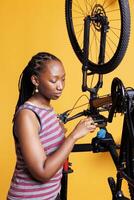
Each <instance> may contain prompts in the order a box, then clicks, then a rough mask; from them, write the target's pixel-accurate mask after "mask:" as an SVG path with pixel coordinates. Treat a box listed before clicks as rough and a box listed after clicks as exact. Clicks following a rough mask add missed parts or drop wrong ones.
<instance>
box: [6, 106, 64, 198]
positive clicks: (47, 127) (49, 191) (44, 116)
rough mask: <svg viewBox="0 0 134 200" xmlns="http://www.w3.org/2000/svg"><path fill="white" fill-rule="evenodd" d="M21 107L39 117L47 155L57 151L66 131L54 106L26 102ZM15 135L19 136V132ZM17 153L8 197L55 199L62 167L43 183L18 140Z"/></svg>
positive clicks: (41, 136) (42, 142)
mask: <svg viewBox="0 0 134 200" xmlns="http://www.w3.org/2000/svg"><path fill="white" fill-rule="evenodd" d="M21 109H30V110H32V111H33V112H34V113H35V114H36V116H37V117H38V118H39V121H40V131H39V138H40V142H41V144H42V146H43V148H44V151H45V153H46V155H49V154H51V153H53V152H54V151H56V150H57V149H58V148H59V146H60V145H61V143H62V142H63V140H64V132H63V129H62V127H61V125H60V123H59V121H58V119H57V115H56V114H55V112H54V110H53V108H51V109H49V110H48V109H43V108H39V107H36V106H34V105H31V104H29V103H25V104H24V105H23V106H21V107H20V108H19V110H21ZM19 110H18V111H19ZM15 135H16V136H17V133H15ZM16 155H17V162H16V167H15V171H14V174H13V178H12V181H11V186H10V189H9V192H8V199H9V200H20V199H21V200H23V199H25V200H26V199H27V200H54V199H55V198H56V196H57V194H58V193H59V192H60V189H61V178H62V168H61V169H59V171H58V172H57V173H56V174H55V175H54V176H53V177H52V178H51V179H50V180H49V181H47V182H44V183H42V182H39V181H38V180H36V179H34V178H33V177H32V175H31V174H30V172H29V171H28V169H27V166H26V164H25V161H24V159H23V156H22V153H21V148H20V145H19V142H17V141H16Z"/></svg>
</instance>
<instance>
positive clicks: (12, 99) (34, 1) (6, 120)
mask: <svg viewBox="0 0 134 200" xmlns="http://www.w3.org/2000/svg"><path fill="white" fill-rule="evenodd" d="M64 4H65V2H64V0H49V1H47V0H23V1H20V0H12V1H9V0H1V5H0V27H1V30H0V200H5V199H6V193H7V190H8V188H9V184H10V179H11V177H12V173H13V169H14V165H15V152H14V141H13V137H12V116H13V113H14V108H15V104H16V100H17V97H18V92H17V82H18V77H19V75H20V73H21V71H22V69H23V68H24V67H25V66H26V64H27V62H28V61H29V59H30V58H31V56H32V55H34V54H36V53H37V52H39V51H48V52H51V53H53V54H55V55H57V56H58V57H59V58H60V59H61V60H62V61H63V63H64V66H65V69H66V74H67V80H66V88H65V90H64V93H63V96H62V97H61V98H60V99H59V101H58V102H54V106H55V108H56V110H57V112H59V113H61V112H63V111H65V110H67V109H69V108H71V107H72V105H73V104H74V103H75V101H76V100H77V98H78V97H79V96H80V95H81V94H82V92H81V63H80V62H79V61H78V59H77V58H76V56H75V54H74V52H73V50H72V47H71V45H70V42H69V39H68V35H67V30H66V24H65V13H64V7H65V5H64ZM130 6H131V16H132V30H131V38H130V43H129V47H128V50H127V54H126V55H125V57H124V59H123V61H122V62H121V64H120V66H119V67H118V68H117V69H116V70H115V71H114V72H112V73H110V74H107V75H105V76H104V86H103V89H101V92H100V93H101V94H106V93H109V92H110V84H111V82H112V79H113V78H114V77H115V76H116V77H119V78H120V79H121V80H122V81H123V83H124V84H125V86H132V87H134V78H133V76H134V75H133V73H134V72H133V71H134V70H133V68H134V61H133V55H134V53H133V52H134V26H133V24H134V22H133V21H134V20H133V19H134V18H133V12H134V2H133V1H132V0H130ZM86 101H87V100H86V98H85V100H82V102H86ZM82 102H81V103H82ZM76 123H77V120H76V121H73V122H70V123H68V124H67V125H66V127H67V128H68V131H71V130H72V128H73V126H74V125H75V124H76ZM121 126H122V118H121V117H120V116H119V115H117V117H116V118H114V121H113V123H112V124H110V125H108V130H109V132H111V133H112V134H113V137H114V138H115V140H116V142H119V141H120V133H121V129H122V128H121ZM94 135H95V133H92V134H91V135H90V136H86V138H83V139H82V140H81V141H80V143H83V142H84V143H85V142H90V141H91V139H92V137H93V136H94ZM70 161H71V162H72V163H73V166H72V168H73V169H74V173H72V174H70V175H69V186H68V188H69V189H68V200H81V199H92V200H98V199H99V200H110V199H111V192H110V189H109V186H108V184H107V178H108V177H109V176H113V177H115V176H116V171H115V167H114V164H113V161H112V159H111V157H110V156H109V153H99V154H93V153H91V152H86V153H72V154H71V156H70ZM125 190H126V185H125V186H124V191H125Z"/></svg>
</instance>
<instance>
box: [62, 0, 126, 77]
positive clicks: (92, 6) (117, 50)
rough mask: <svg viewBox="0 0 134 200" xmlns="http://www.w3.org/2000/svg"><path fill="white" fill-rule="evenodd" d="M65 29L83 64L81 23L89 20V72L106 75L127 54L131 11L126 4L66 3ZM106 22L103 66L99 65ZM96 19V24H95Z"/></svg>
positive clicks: (99, 0) (115, 0)
mask: <svg viewBox="0 0 134 200" xmlns="http://www.w3.org/2000/svg"><path fill="white" fill-rule="evenodd" d="M65 16H66V25H67V31H68V35H69V39H70V42H71V45H72V47H73V50H74V52H75V54H76V56H77V57H78V59H79V60H80V62H82V63H83V58H84V54H83V34H84V19H86V17H88V16H90V19H91V23H90V27H89V29H90V37H89V54H88V66H87V67H88V69H89V70H90V71H92V72H94V73H98V74H105V73H109V72H111V71H113V70H114V69H115V68H116V67H117V66H118V65H119V64H120V62H121V60H122V59H123V57H124V54H125V52H126V49H127V46H128V41H129V36H130V10H129V4H128V0H66V4H65ZM102 17H105V18H106V19H107V20H108V27H109V28H108V30H107V33H106V47H105V59H104V62H103V63H101V64H98V63H99V62H98V59H99V53H100V34H101V23H100V21H99V20H101V19H102ZM96 19H97V20H96Z"/></svg>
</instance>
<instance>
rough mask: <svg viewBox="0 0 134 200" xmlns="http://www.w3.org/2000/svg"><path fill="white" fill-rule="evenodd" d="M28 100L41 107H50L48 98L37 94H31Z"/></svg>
mask: <svg viewBox="0 0 134 200" xmlns="http://www.w3.org/2000/svg"><path fill="white" fill-rule="evenodd" d="M28 101H29V102H31V103H33V104H35V105H37V106H39V107H42V108H46V107H48V108H50V107H51V104H50V99H46V98H42V97H41V96H40V95H38V94H35V95H33V96H32V97H31V98H30V99H29V100H28Z"/></svg>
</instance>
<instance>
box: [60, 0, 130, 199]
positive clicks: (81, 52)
mask: <svg viewBox="0 0 134 200" xmlns="http://www.w3.org/2000/svg"><path fill="white" fill-rule="evenodd" d="M65 14H66V25H67V30H68V35H69V39H70V42H71V45H72V48H73V50H74V52H75V54H76V56H77V57H78V59H79V60H80V62H81V63H82V73H83V80H82V91H83V92H85V91H88V92H89V93H90V97H89V105H90V108H88V109H87V110H84V111H82V112H80V113H77V114H76V115H74V116H71V117H70V116H69V114H70V111H71V110H68V111H65V112H64V113H62V114H60V115H59V118H60V119H61V120H62V121H63V122H64V123H67V122H68V121H70V120H73V119H75V118H77V117H80V116H83V115H84V116H89V115H90V116H92V117H93V119H94V121H95V122H97V123H98V125H99V127H100V132H99V134H98V135H97V136H96V137H95V138H93V139H92V142H91V144H76V145H75V146H74V149H73V152H82V151H92V152H94V153H96V152H105V151H109V152H110V155H111V156H112V159H113V161H114V164H115V166H116V169H117V180H116V181H115V180H114V179H113V178H112V177H109V178H108V182H109V186H110V188H111V192H112V200H128V198H127V197H125V196H124V194H123V192H122V180H123V179H125V180H127V182H128V186H129V191H130V198H131V199H132V200H133V199H134V119H133V116H134V89H133V88H125V86H124V85H123V83H122V81H121V80H120V79H119V78H117V77H116V78H114V79H113V81H112V85H111V94H109V95H106V96H103V97H99V96H98V91H99V89H100V88H101V87H102V86H103V74H106V73H110V72H111V71H113V70H114V69H116V67H117V66H118V65H119V64H120V62H121V60H122V59H123V57H124V54H125V52H126V50H127V46H128V42H129V36H130V9H129V3H128V1H127V0H108V1H106V0H104V1H101V0H90V1H89V0H81V1H79V0H66V1H65ZM75 22H76V23H77V24H76V23H75ZM80 27H81V28H80ZM78 28H80V30H79V31H78ZM92 50H93V51H94V52H96V53H95V54H93V53H92ZM94 74H98V82H97V83H96V85H95V86H94V87H88V85H87V79H88V76H90V75H94ZM104 111H108V117H104V116H103V115H102V114H100V113H101V112H104ZM114 113H122V114H124V123H123V130H122V136H121V144H120V147H119V149H120V151H119V153H118V152H117V148H118V146H117V145H116V143H115V141H114V138H113V137H112V135H111V134H110V133H109V132H108V131H107V129H106V126H107V123H111V122H112V120H113V115H114ZM70 170H71V168H70V167H69V164H68V162H66V165H65V167H64V174H63V179H62V181H63V182H64V184H62V185H64V187H63V186H62V190H61V199H62V200H63V199H64V200H66V199H67V178H68V172H69V171H70Z"/></svg>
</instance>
